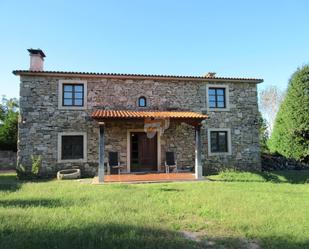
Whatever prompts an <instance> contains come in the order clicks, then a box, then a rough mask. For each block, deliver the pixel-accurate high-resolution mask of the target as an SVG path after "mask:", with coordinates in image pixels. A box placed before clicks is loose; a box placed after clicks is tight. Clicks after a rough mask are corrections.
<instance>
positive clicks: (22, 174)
mask: <svg viewBox="0 0 309 249" xmlns="http://www.w3.org/2000/svg"><path fill="white" fill-rule="evenodd" d="M31 161H32V165H31V170H28V169H27V168H25V167H24V166H23V165H22V164H19V165H18V166H17V167H16V172H17V178H18V179H19V180H32V179H37V178H39V176H40V170H41V164H42V157H41V156H40V155H39V156H37V155H32V156H31Z"/></svg>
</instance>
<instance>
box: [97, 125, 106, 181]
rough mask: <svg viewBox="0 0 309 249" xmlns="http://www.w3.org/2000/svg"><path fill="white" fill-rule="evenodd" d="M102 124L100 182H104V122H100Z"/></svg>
mask: <svg viewBox="0 0 309 249" xmlns="http://www.w3.org/2000/svg"><path fill="white" fill-rule="evenodd" d="M99 125H100V137H99V144H100V145H99V170H98V176H99V183H103V182H104V150H105V148H104V147H105V145H104V123H99Z"/></svg>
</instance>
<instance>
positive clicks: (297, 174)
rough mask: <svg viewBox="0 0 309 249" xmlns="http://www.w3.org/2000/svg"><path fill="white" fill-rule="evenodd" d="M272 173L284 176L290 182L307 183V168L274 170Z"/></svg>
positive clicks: (308, 179) (308, 175)
mask: <svg viewBox="0 0 309 249" xmlns="http://www.w3.org/2000/svg"><path fill="white" fill-rule="evenodd" d="M273 173H274V174H276V175H278V176H281V178H285V180H286V181H287V182H289V183H292V184H304V183H309V170H284V171H274V172H273Z"/></svg>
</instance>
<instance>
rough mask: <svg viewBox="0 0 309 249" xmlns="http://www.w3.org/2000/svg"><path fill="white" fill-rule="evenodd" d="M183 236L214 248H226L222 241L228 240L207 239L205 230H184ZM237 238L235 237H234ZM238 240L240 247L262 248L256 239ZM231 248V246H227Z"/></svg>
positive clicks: (248, 248) (245, 248)
mask: <svg viewBox="0 0 309 249" xmlns="http://www.w3.org/2000/svg"><path fill="white" fill-rule="evenodd" d="M181 234H182V236H183V237H184V238H185V239H187V240H192V241H195V242H198V243H201V245H204V246H206V248H213V249H219V248H220V249H225V248H226V247H225V246H223V245H222V244H221V243H220V241H224V240H226V238H220V239H218V241H216V239H214V240H206V239H205V238H203V237H205V233H203V232H190V231H183V232H182V233H181ZM234 240H235V239H234ZM236 240H238V243H239V244H240V246H241V247H240V248H243V249H260V246H259V244H258V243H257V242H256V241H255V240H247V239H246V238H236ZM227 248H229V247H227Z"/></svg>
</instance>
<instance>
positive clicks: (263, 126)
mask: <svg viewBox="0 0 309 249" xmlns="http://www.w3.org/2000/svg"><path fill="white" fill-rule="evenodd" d="M268 138H269V133H268V125H267V122H266V119H265V118H263V116H262V114H261V113H260V112H259V140H260V147H261V152H267V151H268V146H267V141H268Z"/></svg>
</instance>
